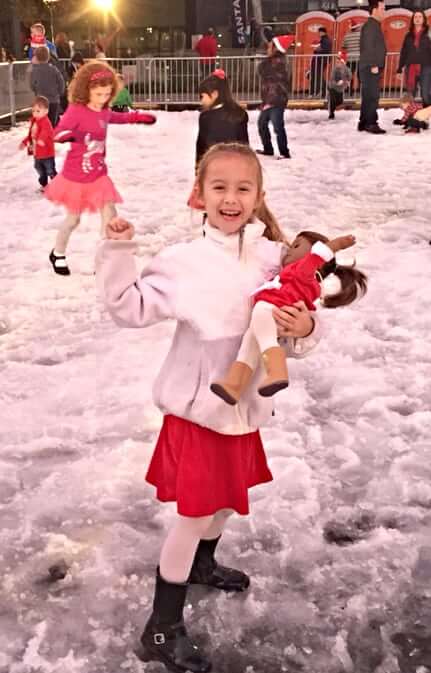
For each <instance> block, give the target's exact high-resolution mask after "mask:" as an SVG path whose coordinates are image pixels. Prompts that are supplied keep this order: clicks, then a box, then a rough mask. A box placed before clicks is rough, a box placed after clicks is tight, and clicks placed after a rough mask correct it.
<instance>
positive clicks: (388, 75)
mask: <svg viewBox="0 0 431 673" xmlns="http://www.w3.org/2000/svg"><path fill="white" fill-rule="evenodd" d="M411 18H412V12H410V11H409V10H408V9H401V8H399V9H390V10H388V11H387V12H386V15H385V18H384V19H383V21H382V30H383V35H384V36H385V42H386V50H387V56H386V67H385V72H384V76H383V81H382V87H383V93H384V95H385V96H392V95H394V94H395V91H397V92H398V90H399V88H400V85H401V82H400V80H399V79H398V77H397V69H398V63H399V60H400V57H399V53H400V51H401V47H402V46H403V42H404V38H405V36H406V34H407V32H408V30H409V26H410V21H411Z"/></svg>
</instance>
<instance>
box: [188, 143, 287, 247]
mask: <svg viewBox="0 0 431 673" xmlns="http://www.w3.org/2000/svg"><path fill="white" fill-rule="evenodd" d="M223 154H228V155H235V154H236V155H239V156H241V157H244V158H245V159H247V160H249V161H250V162H252V163H254V165H255V166H256V172H257V185H258V193H259V195H262V193H263V173H262V167H261V165H260V162H259V159H258V158H257V154H256V152H254V150H252V149H251V147H249V146H248V145H242V144H241V143H218V144H217V145H213V146H212V147H210V149H209V150H208V151H207V152H205V154H204V156H203V157H202V159H201V161H200V164H199V168H198V174H197V180H198V185H199V192H200V194H202V193H203V187H204V182H205V176H206V174H207V171H208V166H209V165H210V163H211V162H212V161H213V160H214V159H216V158H217V157H219V156H221V155H223ZM255 214H256V217H257V218H258V219H259V220H261V222H263V223H264V224H265V225H266V228H265V231H264V232H263V236H265V238H268V239H269V240H270V241H282V242H285V241H286V239H285V236H284V235H283V232H282V231H281V229H280V225H279V224H278V222H277V220H276V218H275V216H274V215H273V213H272V212H271V211H270V210H269V208H268V206H267V205H266V203H265V201H264V200H263V199H261V201H260V205H259V206H258V207H257V209H256V213H255Z"/></svg>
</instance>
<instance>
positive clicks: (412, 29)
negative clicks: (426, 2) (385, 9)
mask: <svg viewBox="0 0 431 673" xmlns="http://www.w3.org/2000/svg"><path fill="white" fill-rule="evenodd" d="M415 14H422V16H423V19H424V22H423V24H422V27H421V31H422V32H423V33H425V32H426V31H427V30H428V18H427V15H426V14H425V12H424V11H423V9H415V10H413V14H412V18H411V19H410V26H409V33H414V32H415V30H416V29H415V22H414V18H415Z"/></svg>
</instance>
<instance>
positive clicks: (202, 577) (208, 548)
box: [189, 535, 250, 591]
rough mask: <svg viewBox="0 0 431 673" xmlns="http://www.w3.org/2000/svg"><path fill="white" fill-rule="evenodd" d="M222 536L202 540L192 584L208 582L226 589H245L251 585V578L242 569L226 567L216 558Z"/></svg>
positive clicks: (195, 562)
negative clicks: (215, 553) (215, 554)
mask: <svg viewBox="0 0 431 673" xmlns="http://www.w3.org/2000/svg"><path fill="white" fill-rule="evenodd" d="M220 537H221V535H220V536H219V537H217V538H216V539H215V540H201V541H200V542H199V546H198V548H197V550H196V555H195V560H194V561H193V566H192V570H191V573H190V577H189V582H190V584H207V585H208V586H210V587H215V588H216V589H224V591H244V590H245V589H247V588H248V587H249V585H250V578H249V577H248V575H246V574H245V573H243V572H241V570H235V569H234V568H225V567H224V566H221V565H219V564H218V563H217V561H216V560H215V558H214V552H215V548H216V547H217V544H218V541H219V540H220Z"/></svg>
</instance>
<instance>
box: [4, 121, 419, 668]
mask: <svg viewBox="0 0 431 673" xmlns="http://www.w3.org/2000/svg"><path fill="white" fill-rule="evenodd" d="M250 117H251V124H250V127H251V138H252V141H253V144H254V146H256V147H258V146H259V144H258V137H257V130H256V119H257V113H254V112H252V113H251V114H250ZM326 117H327V113H326V112H325V111H313V112H301V111H296V112H289V113H287V115H286V119H287V129H288V136H289V144H290V147H291V151H292V155H293V159H292V160H291V161H276V160H275V159H273V158H266V157H265V158H264V159H263V165H264V171H265V189H266V191H267V200H268V204H269V206H270V207H271V208H272V209H273V210H274V212H275V213H276V215H277V216H278V218H279V220H280V222H281V224H282V225H283V227H284V228H285V230H286V232H287V234H288V236H289V237H290V238H292V237H294V235H295V234H296V233H297V232H299V231H300V230H301V229H311V230H317V231H320V232H322V233H324V234H328V235H330V236H331V237H335V236H339V235H341V234H346V233H353V234H354V235H355V236H356V237H357V239H358V244H357V246H356V248H355V253H354V254H355V256H356V263H357V266H358V267H359V268H361V269H362V270H363V271H364V272H365V273H367V274H368V276H369V293H368V294H367V296H366V297H365V298H364V299H363V300H361V301H360V302H358V303H356V304H354V305H353V306H351V307H348V308H343V309H337V310H336V311H330V310H325V309H319V313H320V318H321V320H322V322H323V324H324V330H325V333H324V337H323V339H322V341H321V343H320V344H319V346H318V347H317V348H316V349H315V350H314V351H313V353H312V354H311V355H310V356H309V357H307V358H306V359H304V360H299V361H291V362H290V375H291V385H290V387H289V388H288V390H287V391H283V393H281V394H279V395H277V397H276V414H275V416H274V418H273V420H272V422H271V423H270V424H268V426H267V427H265V428H264V429H263V437H264V440H265V446H266V449H267V454H268V458H269V463H270V467H271V469H272V471H273V474H274V481H273V482H272V483H269V484H266V485H263V486H259V487H257V488H255V489H252V490H251V492H250V496H251V515H250V516H249V517H240V516H237V515H236V516H234V517H232V518H231V520H230V525H229V526H228V528H227V530H226V532H225V534H224V535H223V538H222V541H221V543H220V545H219V549H218V558H219V560H220V561H221V562H223V563H225V564H234V565H235V566H237V567H240V568H242V569H244V570H245V571H247V572H248V573H250V575H251V577H252V584H251V587H250V589H249V590H248V591H247V592H245V593H244V594H241V595H225V594H221V593H217V592H216V591H212V592H207V591H205V589H204V588H202V587H193V588H192V589H191V590H190V592H189V599H188V602H187V606H186V609H185V617H186V621H187V624H188V626H189V630H190V632H191V633H192V634H193V635H196V637H197V641H198V642H199V643H200V644H201V645H202V647H203V649H204V650H206V651H207V652H208V653H210V654H211V656H212V659H213V662H214V671H215V672H216V673H280V672H281V671H286V672H287V671H288V672H290V673H297V672H299V671H304V672H305V671H306V672H307V673H342V672H343V671H346V672H347V673H373V672H376V673H400V672H401V673H427V672H428V673H429V672H430V671H431V647H430V644H429V643H430V642H431V626H430V624H431V591H430V586H431V555H430V547H431V533H430V530H431V338H430V332H431V291H430V286H431V247H430V246H429V244H428V240H429V239H430V238H431V222H430V216H429V213H430V212H431V208H430V206H431V202H430V189H429V154H430V141H431V132H425V133H421V134H420V135H408V136H404V133H403V131H402V129H400V128H399V127H396V128H395V127H392V126H391V121H392V119H393V118H394V117H395V112H385V113H382V114H381V123H382V125H383V126H384V127H386V128H387V129H388V130H389V133H388V134H387V135H386V136H378V137H376V136H372V135H368V134H366V133H360V134H359V133H357V131H356V123H357V114H355V113H352V112H342V113H337V118H336V120H335V121H334V122H327V121H326ZM25 129H26V125H20V126H19V127H18V128H16V129H13V130H11V131H10V132H7V133H2V134H0V159H1V160H0V182H1V185H2V189H1V191H0V207H1V213H2V217H1V220H2V226H1V235H0V263H1V278H2V280H1V289H2V292H1V295H2V301H1V304H0V320H1V321H3V324H4V326H3V330H2V331H3V332H4V333H3V334H2V335H1V336H0V372H1V387H0V402H1V406H0V409H1V411H0V416H1V423H0V673H121V672H123V671H124V672H125V673H162V672H163V671H164V668H163V666H162V665H160V664H157V663H147V664H144V663H142V662H140V661H139V660H138V659H137V658H136V657H135V654H134V648H135V646H136V644H137V642H138V639H139V635H140V632H141V630H142V628H143V626H144V624H145V621H146V619H147V617H148V615H149V613H150V610H151V603H152V596H153V587H154V572H155V567H156V565H157V562H158V556H159V551H160V547H161V544H162V542H163V539H164V537H165V535H166V533H167V531H168V529H169V527H170V526H171V524H172V522H173V520H174V517H175V513H176V510H175V505H174V504H167V505H162V504H160V503H158V502H157V501H156V500H155V498H154V492H153V488H152V487H150V486H149V485H148V484H146V482H145V480H144V478H145V472H146V468H147V465H148V462H149V459H150V456H151V452H152V449H153V447H154V444H155V439H156V436H157V432H158V430H159V428H160V425H161V420H162V418H161V414H160V412H159V411H158V410H157V409H156V408H155V407H154V405H153V403H152V398H151V384H152V381H153V379H154V377H155V374H156V372H157V371H158V369H159V367H160V365H161V362H162V360H163V358H164V356H165V354H166V352H167V350H168V347H169V343H170V339H171V337H172V334H173V329H174V325H173V324H171V323H162V324H159V325H156V326H154V327H152V328H149V329H145V330H128V329H120V328H118V327H117V326H116V325H115V324H114V323H113V322H112V320H111V319H110V317H109V316H108V315H107V313H106V311H105V310H104V308H103V306H102V304H101V302H100V300H99V299H98V297H97V294H96V289H95V277H94V273H93V272H94V253H95V247H96V244H97V240H98V235H99V222H98V218H97V217H94V216H91V217H89V216H85V217H84V218H83V221H82V224H81V226H80V228H79V229H78V231H77V232H76V233H75V234H74V235H73V237H72V239H71V243H70V248H69V263H70V267H71V271H72V276H71V277H70V278H63V277H61V276H56V275H55V274H54V273H53V272H52V269H51V267H50V264H49V261H48V254H49V251H50V250H51V248H52V247H53V245H54V240H55V233H56V228H57V227H58V225H59V224H60V222H61V221H62V218H63V212H62V209H61V208H59V207H56V206H53V205H52V204H50V203H49V202H47V201H45V200H44V199H43V197H42V196H41V195H40V194H37V193H36V190H37V186H38V185H37V178H36V174H35V172H34V170H33V167H32V160H31V159H30V158H28V157H27V156H26V154H25V153H22V152H21V153H20V152H18V149H17V146H18V143H19V141H20V140H21V139H22V137H23V136H24V135H25ZM196 132H197V113H196V112H191V111H189V112H178V113H167V112H159V113H158V124H157V125H156V126H154V127H150V128H149V127H144V126H141V127H136V126H127V127H119V126H117V127H115V126H112V127H111V128H110V131H109V139H108V163H109V167H110V174H111V176H112V178H113V180H114V182H115V184H116V186H117V188H118V190H119V191H120V193H121V194H122V195H123V197H124V204H123V205H122V206H120V208H119V211H120V213H121V214H122V215H123V216H125V217H126V218H128V219H130V220H131V221H132V222H133V223H134V225H135V227H136V229H137V239H138V241H139V243H140V254H141V258H140V259H138V262H139V264H142V265H143V264H145V262H146V260H148V259H149V257H150V256H152V255H153V254H155V253H157V252H158V251H159V250H160V249H162V248H163V247H165V246H167V245H170V244H172V243H175V242H177V241H184V240H191V239H193V238H194V237H196V236H200V235H201V224H200V217H199V216H198V215H197V214H191V213H190V212H189V211H188V209H187V207H186V205H185V202H186V199H187V196H188V194H189V192H190V189H191V186H192V182H193V168H194V142H195V138H196ZM65 152H66V147H60V149H59V154H58V159H57V162H58V165H61V161H62V158H63V157H64V154H65ZM233 282H234V279H233ZM62 561H63V562H65V563H66V565H67V567H68V570H67V574H66V576H65V577H64V579H57V581H54V576H53V575H52V574H50V572H49V568H51V573H52V572H54V575H55V569H54V571H52V567H53V566H56V564H59V563H61V562H62Z"/></svg>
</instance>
